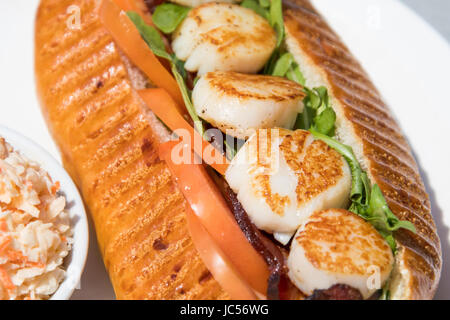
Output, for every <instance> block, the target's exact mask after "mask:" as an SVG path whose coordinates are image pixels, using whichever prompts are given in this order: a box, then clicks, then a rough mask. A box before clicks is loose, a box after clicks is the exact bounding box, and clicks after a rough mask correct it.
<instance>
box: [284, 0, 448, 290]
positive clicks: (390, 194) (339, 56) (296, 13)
mask: <svg viewBox="0 0 450 320" xmlns="http://www.w3.org/2000/svg"><path fill="white" fill-rule="evenodd" d="M284 8H285V9H284V11H285V12H284V16H285V25H286V31H287V34H288V39H287V41H288V48H289V50H290V51H291V52H293V53H294V52H295V53H296V54H297V55H298V58H300V59H304V60H305V59H306V60H308V61H307V62H306V63H308V64H309V65H311V66H313V68H314V69H315V71H316V72H318V73H320V74H321V77H322V79H323V81H324V84H325V85H326V86H327V87H328V88H329V89H330V95H331V98H332V101H333V107H334V108H335V109H336V112H337V115H338V125H339V126H340V127H341V131H346V132H345V134H346V135H347V136H348V135H350V136H351V138H350V139H348V141H345V138H344V139H343V140H344V142H348V143H349V144H350V145H352V147H353V148H354V149H355V151H356V152H357V153H358V151H360V159H361V160H362V162H363V163H362V164H363V166H364V167H365V168H366V169H368V173H369V175H370V177H371V180H372V181H373V182H375V183H377V184H378V185H379V186H380V188H381V190H382V191H383V193H384V195H385V197H386V199H387V201H388V203H389V206H390V208H391V209H392V211H393V212H394V213H395V214H396V215H397V216H398V217H399V218H400V219H402V220H408V221H411V222H412V223H414V225H415V226H416V228H417V234H413V233H411V232H409V231H404V230H401V231H398V232H397V233H396V234H395V236H396V240H397V241H398V243H399V246H400V253H399V255H398V256H397V265H398V267H399V268H400V270H399V271H400V272H399V273H402V275H401V276H402V277H403V280H402V281H403V285H402V286H403V288H402V291H403V292H402V293H401V294H399V295H396V297H398V298H402V299H430V298H432V297H433V295H434V292H435V290H436V288H437V284H438V281H439V277H440V270H441V265H442V258H441V247H440V241H439V238H438V235H437V230H436V226H435V223H434V221H433V217H432V215H431V206H430V201H429V198H428V195H427V193H426V190H425V187H424V184H423V182H422V179H421V177H420V175H419V169H418V167H417V164H416V162H415V160H414V157H413V155H412V152H411V150H410V147H409V145H408V143H407V141H406V139H405V138H404V136H403V134H402V132H401V129H400V128H399V126H398V125H397V123H396V121H395V120H394V118H393V116H392V115H391V113H390V111H389V108H388V107H387V106H386V104H385V103H384V102H383V100H382V98H381V95H380V94H379V92H378V91H377V89H376V88H375V87H374V85H373V84H372V83H371V81H370V79H369V77H368V76H367V75H366V73H365V72H364V70H363V69H362V67H361V66H360V64H359V63H358V62H357V61H356V59H355V58H354V57H353V56H352V54H351V53H350V52H349V50H348V49H347V47H346V46H345V45H344V44H343V43H342V41H341V40H340V39H339V37H338V36H337V35H336V34H335V33H334V32H333V30H331V28H330V27H329V26H328V25H327V23H326V21H325V20H324V19H323V18H322V17H321V16H320V14H319V13H318V12H317V11H316V10H315V9H314V7H313V6H312V5H311V4H310V2H309V1H308V0H289V1H285V2H284ZM300 56H301V57H300ZM338 129H339V128H338ZM338 134H339V130H338ZM404 286H406V287H404Z"/></svg>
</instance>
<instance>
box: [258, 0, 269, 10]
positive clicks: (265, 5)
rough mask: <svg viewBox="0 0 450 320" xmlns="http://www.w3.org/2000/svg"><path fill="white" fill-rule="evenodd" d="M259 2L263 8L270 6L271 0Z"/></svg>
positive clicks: (260, 0)
mask: <svg viewBox="0 0 450 320" xmlns="http://www.w3.org/2000/svg"><path fill="white" fill-rule="evenodd" d="M259 4H260V5H261V7H263V8H269V7H270V0H259Z"/></svg>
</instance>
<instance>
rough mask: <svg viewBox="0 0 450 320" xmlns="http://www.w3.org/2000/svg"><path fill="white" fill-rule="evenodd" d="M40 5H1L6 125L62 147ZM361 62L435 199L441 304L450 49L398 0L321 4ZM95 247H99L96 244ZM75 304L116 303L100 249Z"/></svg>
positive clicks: (447, 287) (445, 283)
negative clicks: (39, 80) (42, 86)
mask: <svg viewBox="0 0 450 320" xmlns="http://www.w3.org/2000/svg"><path fill="white" fill-rule="evenodd" d="M37 3H38V1H37V0H14V1H13V0H2V1H0V39H2V47H1V48H2V49H1V52H0V58H1V59H0V88H1V89H0V90H1V98H2V100H1V101H2V108H1V109H0V124H5V125H7V126H9V127H12V128H15V129H16V130H18V131H20V132H21V133H22V134H24V135H26V136H29V137H33V139H35V140H36V141H38V142H39V143H40V144H41V145H42V146H44V147H45V148H46V149H47V150H48V151H49V152H50V153H51V154H53V155H54V156H58V153H57V151H56V148H55V146H54V144H53V142H52V140H51V138H50V136H49V134H48V132H47V129H46V127H45V125H44V122H43V120H42V117H41V114H40V111H39V107H38V104H37V101H36V97H35V91H34V90H35V89H34V82H33V81H34V75H33V25H34V13H35V9H36V7H37ZM314 4H315V5H316V6H317V8H318V9H319V10H320V11H321V12H322V13H323V14H324V15H325V16H326V18H327V19H328V20H329V22H330V24H331V25H332V27H333V28H334V29H335V30H336V31H337V33H338V34H339V35H340V36H341V37H342V38H343V40H344V42H345V43H346V44H347V45H348V46H349V47H350V49H351V51H352V52H353V54H354V55H355V56H356V57H357V58H358V59H359V60H360V61H361V63H362V64H363V66H364V67H365V68H366V70H367V71H368V73H369V74H370V76H371V77H372V79H373V81H374V82H375V84H376V85H377V87H378V88H379V89H380V91H381V93H382V94H383V96H384V97H385V99H386V100H387V102H388V103H389V104H390V106H391V108H392V109H393V111H394V113H395V115H396V116H397V119H398V120H399V122H400V124H401V126H402V128H403V130H404V132H405V133H406V136H407V137H408V139H409V141H410V143H411V145H412V147H413V149H414V152H415V155H416V157H417V159H418V162H419V164H420V167H421V169H422V177H423V178H424V180H425V183H426V186H427V190H428V192H429V194H430V197H431V201H432V206H433V207H432V208H433V215H434V218H435V220H436V223H437V225H438V229H439V234H440V237H441V242H442V250H443V254H444V260H445V262H444V267H443V274H442V279H441V283H440V288H439V290H438V292H437V295H436V297H437V298H441V299H449V298H450V250H449V248H450V238H449V231H448V230H449V227H450V169H449V166H450V148H449V147H450V143H449V142H448V140H447V134H448V131H449V128H450V126H449V125H448V122H449V119H450V106H449V103H448V101H449V99H448V98H447V97H446V93H447V90H448V88H447V87H448V85H449V80H448V77H449V75H450V48H449V46H448V44H447V43H446V42H445V40H443V39H442V38H441V36H440V35H439V34H437V33H436V32H435V31H434V30H433V29H432V28H431V27H430V26H429V25H428V24H427V23H426V22H424V21H423V20H422V19H421V18H419V17H418V16H416V15H415V14H414V13H413V12H412V11H410V10H409V9H408V8H406V7H405V6H404V5H402V4H401V3H399V2H398V1H396V0H339V1H336V0H315V1H314ZM92 242H93V243H95V241H92ZM74 296H75V297H76V298H97V299H107V298H111V297H113V296H114V295H113V293H112V290H111V286H110V284H109V282H108V279H107V276H106V274H105V271H104V268H103V264H102V262H101V259H100V256H99V254H98V249H97V248H96V247H94V246H91V249H90V253H89V258H88V265H87V268H86V272H85V275H84V278H83V280H82V288H81V290H80V291H78V292H76V293H75V295H74Z"/></svg>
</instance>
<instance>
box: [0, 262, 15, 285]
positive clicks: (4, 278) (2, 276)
mask: <svg viewBox="0 0 450 320" xmlns="http://www.w3.org/2000/svg"><path fill="white" fill-rule="evenodd" d="M0 282H1V283H2V284H3V286H4V287H5V288H6V289H8V290H13V289H15V288H16V286H15V285H14V283H13V282H12V280H11V278H10V277H9V275H8V272H6V270H5V269H3V267H2V266H0Z"/></svg>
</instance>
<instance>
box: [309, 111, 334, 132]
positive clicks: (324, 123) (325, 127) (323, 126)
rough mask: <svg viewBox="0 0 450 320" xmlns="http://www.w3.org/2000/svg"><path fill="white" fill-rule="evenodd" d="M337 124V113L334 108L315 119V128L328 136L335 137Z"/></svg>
mask: <svg viewBox="0 0 450 320" xmlns="http://www.w3.org/2000/svg"><path fill="white" fill-rule="evenodd" d="M335 122H336V113H335V112H334V110H333V108H325V109H324V110H323V111H322V112H321V113H319V114H318V115H317V116H316V117H315V118H314V128H315V129H316V130H317V131H319V132H320V133H323V134H326V135H327V136H333V135H334V123H335Z"/></svg>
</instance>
